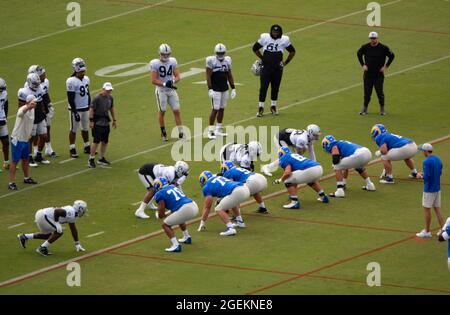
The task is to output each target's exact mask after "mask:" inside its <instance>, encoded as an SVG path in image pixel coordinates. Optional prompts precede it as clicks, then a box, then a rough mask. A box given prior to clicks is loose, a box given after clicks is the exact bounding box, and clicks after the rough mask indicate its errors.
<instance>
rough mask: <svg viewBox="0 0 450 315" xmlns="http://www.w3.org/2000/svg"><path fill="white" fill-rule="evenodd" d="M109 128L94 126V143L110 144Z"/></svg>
mask: <svg viewBox="0 0 450 315" xmlns="http://www.w3.org/2000/svg"><path fill="white" fill-rule="evenodd" d="M109 131H110V128H109V126H97V125H94V128H92V138H94V143H100V142H104V143H108V141H109Z"/></svg>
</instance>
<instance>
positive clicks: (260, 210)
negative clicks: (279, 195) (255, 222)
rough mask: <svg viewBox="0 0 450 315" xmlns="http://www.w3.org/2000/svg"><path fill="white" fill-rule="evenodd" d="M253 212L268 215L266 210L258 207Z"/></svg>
mask: <svg viewBox="0 0 450 315" xmlns="http://www.w3.org/2000/svg"><path fill="white" fill-rule="evenodd" d="M255 212H256V213H261V214H268V213H269V211H267V209H266V208H263V207H259V208H258V209H256V211H255Z"/></svg>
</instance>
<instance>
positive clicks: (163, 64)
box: [149, 57, 178, 89]
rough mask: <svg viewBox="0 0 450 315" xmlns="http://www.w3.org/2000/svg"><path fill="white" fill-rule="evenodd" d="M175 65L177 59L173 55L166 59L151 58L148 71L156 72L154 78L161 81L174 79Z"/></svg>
mask: <svg viewBox="0 0 450 315" xmlns="http://www.w3.org/2000/svg"><path fill="white" fill-rule="evenodd" d="M177 66H178V64H177V60H176V59H175V58H173V57H170V58H169V60H167V61H161V59H153V60H152V61H150V64H149V68H150V72H156V73H157V74H158V76H157V77H156V78H157V79H158V80H159V81H161V82H163V83H165V82H167V81H169V80H172V81H173V80H174V72H175V69H176V68H177ZM158 87H159V86H158ZM166 89H168V88H166Z"/></svg>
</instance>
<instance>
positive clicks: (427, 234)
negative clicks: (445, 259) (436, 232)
mask: <svg viewBox="0 0 450 315" xmlns="http://www.w3.org/2000/svg"><path fill="white" fill-rule="evenodd" d="M416 236H417V237H420V238H430V237H432V235H431V232H427V231H425V230H422V231H420V232H419V233H416Z"/></svg>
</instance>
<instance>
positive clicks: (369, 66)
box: [357, 32, 395, 116]
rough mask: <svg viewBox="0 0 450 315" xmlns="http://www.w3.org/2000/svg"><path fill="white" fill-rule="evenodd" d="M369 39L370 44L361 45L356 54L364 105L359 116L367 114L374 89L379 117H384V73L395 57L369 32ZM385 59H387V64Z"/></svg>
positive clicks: (374, 34)
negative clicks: (362, 82) (361, 69)
mask: <svg viewBox="0 0 450 315" xmlns="http://www.w3.org/2000/svg"><path fill="white" fill-rule="evenodd" d="M369 39H370V42H369V43H367V44H365V45H362V46H361V48H359V50H358V53H357V55H358V60H359V63H360V64H361V66H362V68H363V71H364V76H363V78H364V105H363V108H362V109H361V111H360V112H359V114H360V115H366V114H367V107H368V105H369V102H370V96H371V95H372V89H373V87H375V91H376V92H377V96H378V102H379V103H380V115H382V116H384V115H385V112H384V91H383V82H384V71H385V70H386V69H387V68H388V67H389V66H390V64H391V63H392V61H393V60H394V57H395V55H394V53H393V52H392V51H391V50H390V49H389V47H388V46H386V45H383V44H381V43H380V41H379V40H378V34H377V33H376V32H370V34H369ZM386 57H388V61H387V62H386Z"/></svg>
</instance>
